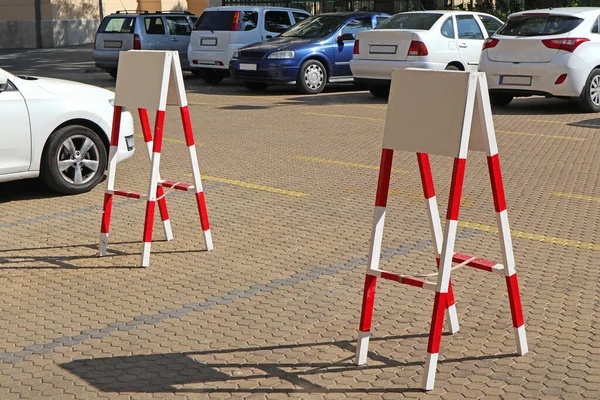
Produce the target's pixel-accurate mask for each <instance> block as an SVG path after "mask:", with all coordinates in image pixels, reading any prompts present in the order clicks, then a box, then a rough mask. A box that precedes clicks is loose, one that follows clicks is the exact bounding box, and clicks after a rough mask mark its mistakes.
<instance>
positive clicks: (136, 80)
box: [115, 50, 187, 110]
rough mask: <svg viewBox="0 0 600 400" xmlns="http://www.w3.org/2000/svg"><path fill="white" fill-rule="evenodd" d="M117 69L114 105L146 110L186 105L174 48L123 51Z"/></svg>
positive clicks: (179, 66)
mask: <svg viewBox="0 0 600 400" xmlns="http://www.w3.org/2000/svg"><path fill="white" fill-rule="evenodd" d="M118 71H119V72H118V74H117V85H116V88H115V93H116V94H115V105H118V106H123V107H127V108H131V109H136V108H145V109H148V110H164V109H165V107H166V105H167V104H169V105H178V106H185V105H187V101H186V100H185V89H184V86H183V74H182V72H181V64H180V61H179V55H178V53H177V52H176V51H149V50H130V51H122V52H121V53H120V55H119V69H118ZM167 100H168V101H167Z"/></svg>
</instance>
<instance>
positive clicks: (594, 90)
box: [590, 75, 600, 106]
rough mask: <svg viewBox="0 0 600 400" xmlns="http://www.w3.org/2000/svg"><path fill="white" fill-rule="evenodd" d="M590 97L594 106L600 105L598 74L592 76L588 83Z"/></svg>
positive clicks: (599, 76)
mask: <svg viewBox="0 0 600 400" xmlns="http://www.w3.org/2000/svg"><path fill="white" fill-rule="evenodd" d="M590 99H591V100H592V103H594V105H595V106H600V75H596V76H594V77H593V78H592V82H591V84H590Z"/></svg>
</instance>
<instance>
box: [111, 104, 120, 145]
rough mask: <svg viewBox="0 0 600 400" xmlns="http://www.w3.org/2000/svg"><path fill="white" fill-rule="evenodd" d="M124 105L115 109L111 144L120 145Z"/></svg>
mask: <svg viewBox="0 0 600 400" xmlns="http://www.w3.org/2000/svg"><path fill="white" fill-rule="evenodd" d="M122 111H123V107H121V106H115V107H114V110H113V120H112V131H111V134H110V145H111V146H118V145H119V132H120V130H121V112H122Z"/></svg>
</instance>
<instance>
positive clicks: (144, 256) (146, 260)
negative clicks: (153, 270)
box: [142, 242, 152, 268]
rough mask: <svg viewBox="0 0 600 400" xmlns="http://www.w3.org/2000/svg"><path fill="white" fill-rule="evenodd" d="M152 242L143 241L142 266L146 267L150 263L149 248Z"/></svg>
mask: <svg viewBox="0 0 600 400" xmlns="http://www.w3.org/2000/svg"><path fill="white" fill-rule="evenodd" d="M151 247H152V242H144V244H143V246H142V267H144V268H146V267H148V266H149V265H150V248H151Z"/></svg>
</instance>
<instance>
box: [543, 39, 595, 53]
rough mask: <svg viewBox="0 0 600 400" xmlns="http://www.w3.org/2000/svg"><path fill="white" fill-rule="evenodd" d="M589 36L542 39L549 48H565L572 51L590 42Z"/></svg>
mask: <svg viewBox="0 0 600 400" xmlns="http://www.w3.org/2000/svg"><path fill="white" fill-rule="evenodd" d="M589 41H590V39H588V38H568V39H546V40H542V43H543V44H544V46H546V47H547V48H549V49H557V50H564V51H568V52H569V53H572V52H574V51H575V49H576V48H577V47H579V45H580V44H582V43H585V42H589Z"/></svg>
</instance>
